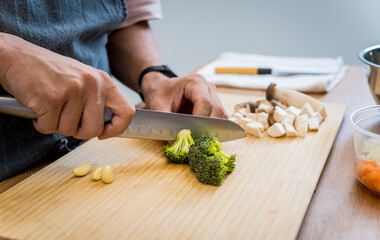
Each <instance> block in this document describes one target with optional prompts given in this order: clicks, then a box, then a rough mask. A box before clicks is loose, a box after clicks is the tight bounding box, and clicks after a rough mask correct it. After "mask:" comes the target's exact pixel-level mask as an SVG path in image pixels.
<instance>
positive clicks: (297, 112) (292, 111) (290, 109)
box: [285, 106, 301, 117]
mask: <svg viewBox="0 0 380 240" xmlns="http://www.w3.org/2000/svg"><path fill="white" fill-rule="evenodd" d="M285 111H286V112H287V113H289V114H292V115H293V116H294V117H298V116H299V115H300V113H301V109H299V108H296V107H294V106H289V107H288V108H287V109H286V110H285Z"/></svg>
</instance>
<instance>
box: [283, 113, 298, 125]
mask: <svg viewBox="0 0 380 240" xmlns="http://www.w3.org/2000/svg"><path fill="white" fill-rule="evenodd" d="M294 119H295V117H294V115H291V114H288V115H286V116H285V118H284V119H283V120H282V122H283V121H289V122H290V124H291V125H293V123H294Z"/></svg>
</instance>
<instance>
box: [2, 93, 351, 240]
mask: <svg viewBox="0 0 380 240" xmlns="http://www.w3.org/2000/svg"><path fill="white" fill-rule="evenodd" d="M220 96H221V99H222V102H223V104H224V106H225V107H226V109H228V110H229V111H230V113H231V111H232V109H233V106H234V105H235V104H236V103H239V102H243V101H246V100H252V99H253V98H254V97H252V96H248V95H234V94H223V93H222V94H221V95H220ZM326 106H327V112H328V118H327V120H326V121H325V122H324V123H323V124H322V125H321V128H320V130H319V132H316V133H310V132H309V134H308V135H307V137H306V138H305V139H302V138H296V139H291V138H280V139H274V138H270V137H265V138H262V139H258V138H255V137H247V138H244V139H240V140H236V141H231V142H225V143H222V146H223V148H224V151H225V152H227V153H236V154H237V167H236V169H235V171H234V172H233V173H232V174H230V175H229V176H228V177H227V178H226V180H225V183H224V184H223V185H222V186H220V187H214V186H209V185H203V184H201V183H199V182H198V181H197V179H196V178H195V176H194V174H193V173H192V172H191V171H190V169H189V166H188V165H181V164H172V163H169V162H168V161H167V160H166V158H165V157H164V155H163V152H162V147H163V146H164V144H165V143H163V142H158V141H149V140H136V139H121V138H113V139H109V140H105V141H98V140H97V139H92V140H90V141H88V142H87V143H86V144H84V145H83V146H81V147H80V148H78V149H76V150H75V151H73V152H71V153H70V154H68V155H66V156H64V157H62V158H60V159H59V160H57V161H56V162H54V163H52V164H50V165H49V166H47V167H46V168H44V169H42V170H41V171H39V172H37V173H36V174H34V175H32V176H31V177H29V178H28V179H26V180H24V181H23V182H21V183H20V184H18V185H16V186H14V187H13V188H11V189H9V190H7V191H5V192H4V193H2V194H1V195H0V236H2V237H6V238H16V239H107V240H108V239H294V238H295V237H296V236H297V232H298V229H299V227H300V224H301V222H302V219H303V217H304V214H305V212H306V210H307V207H308V205H309V202H310V200H311V197H312V195H313V191H314V189H315V187H316V184H317V182H318V179H319V176H320V174H321V171H322V169H323V166H324V164H325V161H326V159H327V156H328V154H329V151H330V148H331V146H332V144H333V142H334V139H335V136H336V134H337V132H338V129H339V126H340V124H341V121H342V119H343V115H344V111H345V107H344V106H343V105H337V104H326ZM82 163H89V164H90V165H91V166H92V167H93V168H95V167H97V166H103V165H105V164H109V165H111V166H113V167H114V169H115V174H116V179H115V181H114V183H112V184H109V185H106V184H104V183H102V182H92V181H91V178H90V175H88V176H85V177H82V178H77V177H73V175H72V173H71V170H72V169H73V168H75V167H77V166H78V165H80V164H82Z"/></svg>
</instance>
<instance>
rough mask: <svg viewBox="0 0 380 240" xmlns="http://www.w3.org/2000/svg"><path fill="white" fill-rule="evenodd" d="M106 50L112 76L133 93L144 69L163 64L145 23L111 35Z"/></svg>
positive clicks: (155, 43)
mask: <svg viewBox="0 0 380 240" xmlns="http://www.w3.org/2000/svg"><path fill="white" fill-rule="evenodd" d="M107 50H108V55H109V60H110V66H111V71H112V74H113V75H114V76H115V77H116V78H117V79H119V80H120V81H122V82H123V83H124V84H126V85H127V86H128V87H130V88H132V89H133V90H135V91H137V90H138V82H137V81H138V77H139V74H140V73H141V72H142V71H143V70H144V69H145V68H147V67H149V66H153V65H162V64H163V63H164V61H163V59H162V57H161V54H160V52H159V50H158V46H157V42H156V40H155V38H154V35H153V33H152V31H151V29H150V27H149V24H148V23H147V22H140V23H137V24H134V25H132V26H130V27H127V28H124V29H121V30H119V31H116V32H114V33H112V34H111V35H110V36H109V40H108V44H107Z"/></svg>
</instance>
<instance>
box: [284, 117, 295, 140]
mask: <svg viewBox="0 0 380 240" xmlns="http://www.w3.org/2000/svg"><path fill="white" fill-rule="evenodd" d="M282 125H283V126H284V128H285V131H286V136H287V137H298V133H297V131H296V129H295V128H294V127H293V124H292V123H291V122H290V120H289V119H285V120H284V121H282Z"/></svg>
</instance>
